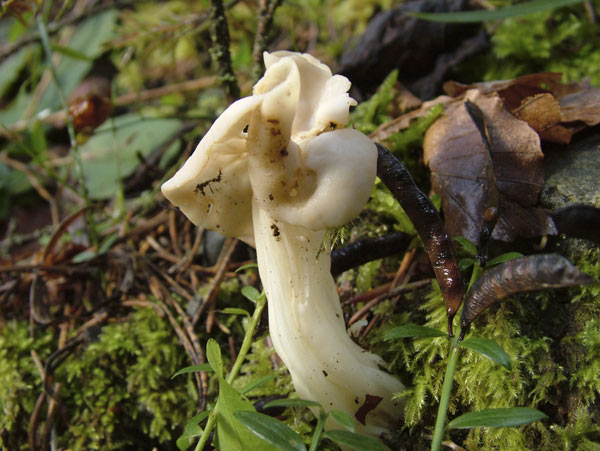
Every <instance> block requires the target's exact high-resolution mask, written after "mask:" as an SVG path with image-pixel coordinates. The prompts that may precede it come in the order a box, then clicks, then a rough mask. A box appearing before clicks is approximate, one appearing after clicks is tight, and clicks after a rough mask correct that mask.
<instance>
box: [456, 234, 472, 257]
mask: <svg viewBox="0 0 600 451" xmlns="http://www.w3.org/2000/svg"><path fill="white" fill-rule="evenodd" d="M454 241H456V242H458V243H459V244H460V245H461V246H462V248H463V249H464V250H465V251H467V253H468V254H469V255H472V256H473V257H477V246H475V244H473V242H472V241H471V240H468V239H467V238H465V237H464V236H456V237H454Z"/></svg>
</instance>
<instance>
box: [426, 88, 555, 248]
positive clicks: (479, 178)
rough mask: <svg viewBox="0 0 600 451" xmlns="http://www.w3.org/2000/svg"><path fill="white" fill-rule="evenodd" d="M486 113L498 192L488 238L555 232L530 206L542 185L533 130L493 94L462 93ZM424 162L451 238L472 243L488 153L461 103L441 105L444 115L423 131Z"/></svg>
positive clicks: (540, 212)
mask: <svg viewBox="0 0 600 451" xmlns="http://www.w3.org/2000/svg"><path fill="white" fill-rule="evenodd" d="M465 98H467V99H469V100H470V101H471V102H473V103H475V104H477V106H479V108H480V109H481V110H482V111H483V112H484V114H485V116H486V125H487V130H488V133H489V138H490V141H491V147H492V149H491V151H492V152H491V153H492V161H493V164H494V171H495V177H496V181H497V184H498V191H499V193H500V217H499V219H498V222H497V224H496V228H495V229H494V232H493V234H492V238H493V239H496V240H502V241H512V240H514V239H515V238H516V237H517V236H523V237H533V236H539V235H543V234H547V233H555V229H554V227H553V225H552V222H551V221H550V219H549V218H548V217H547V214H546V213H545V212H544V211H543V210H542V209H539V208H535V204H536V203H537V198H538V194H539V192H540V190H541V188H542V186H543V183H544V175H543V168H542V159H543V154H542V151H541V147H540V139H539V136H538V135H537V133H536V132H535V131H534V130H533V129H532V128H531V127H530V126H529V125H527V123H526V122H524V121H521V120H519V119H517V118H515V117H514V116H513V115H512V114H511V113H510V112H508V111H507V110H506V108H504V106H503V102H502V100H501V99H500V97H499V96H497V95H492V96H490V97H488V96H485V95H483V94H482V93H481V92H479V91H477V90H470V91H468V92H466V93H465ZM423 148H424V160H425V163H426V164H427V165H428V166H429V168H430V169H431V181H432V189H433V190H434V191H435V192H436V193H438V194H440V195H441V197H442V201H443V211H444V215H445V218H446V227H447V229H448V232H449V233H450V234H451V235H452V236H464V237H465V238H468V239H469V240H471V241H473V242H474V243H478V241H479V234H480V230H481V226H482V224H483V216H484V211H485V209H486V206H487V196H488V193H487V191H488V190H487V176H486V174H487V168H488V164H489V163H488V156H487V152H486V150H485V147H484V144H483V142H482V140H481V136H480V135H479V132H478V131H477V129H476V127H475V125H474V124H473V123H472V121H471V119H470V117H469V115H468V114H467V112H466V110H465V108H464V106H463V104H462V102H455V103H451V104H448V105H447V108H446V111H445V113H444V116H443V117H442V118H441V119H439V120H438V121H437V122H435V123H434V124H433V125H432V126H431V127H430V128H429V130H428V131H427V133H426V134H425V139H424V143H423Z"/></svg>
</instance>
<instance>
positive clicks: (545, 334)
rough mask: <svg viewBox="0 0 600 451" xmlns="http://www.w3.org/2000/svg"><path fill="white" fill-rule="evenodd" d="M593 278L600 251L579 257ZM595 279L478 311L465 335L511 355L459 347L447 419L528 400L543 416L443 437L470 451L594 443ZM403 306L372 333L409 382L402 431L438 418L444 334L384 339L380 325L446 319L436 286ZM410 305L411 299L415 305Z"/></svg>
mask: <svg viewBox="0 0 600 451" xmlns="http://www.w3.org/2000/svg"><path fill="white" fill-rule="evenodd" d="M576 263H577V265H578V267H580V268H581V269H582V270H583V271H585V272H587V273H588V274H591V275H593V276H595V277H596V278H598V279H600V251H598V250H596V251H590V252H588V253H587V254H586V255H585V256H584V258H582V259H581V260H580V261H578V262H576ZM599 295H600V287H599V286H598V285H590V286H586V287H579V288H574V289H569V290H561V291H544V292H538V293H528V294H526V295H521V296H516V297H514V298H512V299H508V300H505V301H503V302H502V303H500V304H499V305H497V306H493V307H491V308H490V309H489V310H488V311H486V312H484V313H483V314H482V315H481V316H480V317H478V318H477V320H476V321H475V322H474V324H473V326H472V332H471V334H473V335H476V336H480V337H485V338H488V339H492V340H494V341H496V342H497V343H498V344H500V345H501V346H502V347H503V349H504V350H505V351H506V352H507V354H508V355H509V356H510V359H511V364H512V368H511V369H510V370H507V369H505V368H504V367H501V366H499V365H497V364H494V363H493V362H492V361H490V360H488V359H486V358H485V357H483V356H481V355H479V354H477V353H475V352H472V351H470V350H467V349H463V350H461V355H460V361H459V364H458V368H457V371H456V374H455V380H454V388H453V393H452V398H451V401H450V408H449V419H450V420H451V419H452V418H454V417H456V416H458V415H461V414H463V413H466V412H471V411H477V410H482V409H487V408H496V407H513V406H530V407H535V408H537V409H539V410H541V411H543V412H544V413H546V414H547V415H548V416H549V420H546V421H543V422H536V423H533V424H529V425H525V426H521V427H518V428H498V429H491V428H478V429H473V430H471V431H468V432H465V431H454V430H452V431H450V432H449V435H448V437H449V438H450V439H451V440H453V441H455V442H456V443H457V444H459V445H461V446H464V447H465V448H466V449H468V450H513V449H514V450H517V449H518V450H528V449H531V450H538V449H598V448H599V447H600V433H599V430H598V428H599V427H598V426H597V425H598V424H599V421H598V419H599V417H600V409H599V403H598V400H599V394H600V382H598V374H600V354H599V353H600V332H599V331H600V321H599V320H598V318H599V317H600V315H599V313H600V296H599ZM415 296H416V297H419V296H420V297H421V299H422V302H421V303H420V305H419V304H418V303H417V301H418V300H417V299H410V298H409V299H407V300H406V302H405V303H403V305H407V310H406V311H404V312H403V313H400V314H397V315H395V316H393V317H392V318H391V319H390V321H389V323H388V324H387V325H386V327H384V328H382V330H380V331H378V332H377V333H375V334H373V335H372V336H371V341H370V346H372V347H374V348H375V349H376V351H377V352H379V353H382V354H383V355H384V357H385V358H386V360H387V361H388V362H390V363H391V365H392V368H393V370H394V372H396V373H397V374H399V375H400V377H401V379H402V380H403V381H404V382H405V383H406V385H407V387H408V389H407V390H406V391H405V392H403V393H402V394H401V395H400V398H401V399H403V400H404V403H405V410H404V414H405V426H404V429H403V431H402V434H403V436H404V437H410V436H412V437H415V436H416V437H419V436H420V437H422V436H424V435H427V434H430V433H431V432H430V431H431V428H432V427H433V425H434V423H435V417H436V414H437V405H438V399H439V395H440V393H441V386H442V383H443V377H444V371H445V367H446V357H447V352H448V339H447V338H444V337H441V338H435V339H430V338H422V339H402V340H397V341H395V342H392V343H389V342H384V341H383V340H382V337H383V334H384V333H385V330H387V328H391V327H394V326H396V325H399V324H407V323H416V324H422V325H426V326H429V327H434V328H436V329H439V330H444V328H445V324H446V315H445V308H444V306H443V302H442V299H441V294H440V292H439V289H438V288H437V285H435V284H434V286H433V289H432V290H430V292H429V293H428V294H427V295H425V296H423V293H422V292H420V293H419V292H417V293H415ZM415 306H416V307H415Z"/></svg>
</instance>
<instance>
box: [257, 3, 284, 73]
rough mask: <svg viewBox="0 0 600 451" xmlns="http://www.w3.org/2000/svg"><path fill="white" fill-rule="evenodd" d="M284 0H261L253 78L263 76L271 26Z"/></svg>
mask: <svg viewBox="0 0 600 451" xmlns="http://www.w3.org/2000/svg"><path fill="white" fill-rule="evenodd" d="M281 3H282V0H260V2H259V6H258V14H257V15H258V26H257V27H256V36H255V38H254V48H253V50H252V59H253V60H254V65H253V66H252V78H253V79H254V80H255V81H257V80H258V79H259V78H260V77H262V75H263V73H264V71H265V66H264V63H263V52H264V51H265V50H267V46H268V45H269V41H270V34H271V26H272V25H273V17H274V16H275V10H276V9H277V8H278V7H279V5H281Z"/></svg>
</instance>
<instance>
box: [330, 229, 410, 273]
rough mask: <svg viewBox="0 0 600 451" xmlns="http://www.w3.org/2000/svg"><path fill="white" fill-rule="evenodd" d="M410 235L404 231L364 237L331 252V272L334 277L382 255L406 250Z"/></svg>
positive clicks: (387, 255)
mask: <svg viewBox="0 0 600 451" xmlns="http://www.w3.org/2000/svg"><path fill="white" fill-rule="evenodd" d="M410 240H411V237H410V236H409V235H406V234H405V233H390V234H388V235H384V236H380V237H376V238H365V239H362V240H359V241H355V242H354V243H350V244H348V245H346V246H344V247H341V248H339V249H336V250H334V251H333V252H332V253H331V274H332V275H333V276H334V277H335V276H338V275H340V274H341V273H343V272H344V271H347V270H349V269H351V268H356V267H357V266H360V265H363V264H365V263H368V262H370V261H373V260H377V259H379V258H383V257H390V256H392V255H395V254H399V253H400V252H403V251H405V250H406V248H407V247H408V245H409V244H410Z"/></svg>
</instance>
